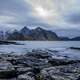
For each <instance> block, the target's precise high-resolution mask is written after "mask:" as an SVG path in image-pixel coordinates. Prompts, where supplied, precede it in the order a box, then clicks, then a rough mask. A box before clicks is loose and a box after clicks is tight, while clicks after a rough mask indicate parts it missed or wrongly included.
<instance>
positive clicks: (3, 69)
mask: <svg viewBox="0 0 80 80" xmlns="http://www.w3.org/2000/svg"><path fill="white" fill-rule="evenodd" d="M16 76H17V72H16V71H15V69H14V67H13V66H12V64H11V63H9V62H8V61H0V78H13V77H16Z"/></svg>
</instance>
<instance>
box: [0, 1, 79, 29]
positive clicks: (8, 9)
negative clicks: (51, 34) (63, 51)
mask: <svg viewBox="0 0 80 80" xmlns="http://www.w3.org/2000/svg"><path fill="white" fill-rule="evenodd" d="M25 25H45V26H44V27H45V28H47V29H52V30H53V29H69V30H70V29H76V30H77V29H78V30H79V27H80V0H0V28H12V29H14V28H21V27H23V26H25ZM46 25H47V26H46Z"/></svg>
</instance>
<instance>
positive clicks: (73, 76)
mask: <svg viewBox="0 0 80 80" xmlns="http://www.w3.org/2000/svg"><path fill="white" fill-rule="evenodd" d="M79 65H80V64H79ZM79 65H78V64H73V65H67V66H55V67H49V68H44V69H43V70H41V73H40V74H41V75H42V77H43V80H45V79H46V78H47V77H50V78H51V79H52V80H77V78H78V76H79V73H80V66H79Z"/></svg>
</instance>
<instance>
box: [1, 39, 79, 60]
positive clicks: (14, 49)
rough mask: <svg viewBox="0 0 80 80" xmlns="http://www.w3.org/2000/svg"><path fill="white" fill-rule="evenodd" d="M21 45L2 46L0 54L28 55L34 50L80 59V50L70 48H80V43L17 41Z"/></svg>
mask: <svg viewBox="0 0 80 80" xmlns="http://www.w3.org/2000/svg"><path fill="white" fill-rule="evenodd" d="M17 42H18V43H20V44H21V45H0V53H1V54H6V53H10V54H12V53H14V54H17V55H19V54H26V53H27V52H28V51H31V50H32V49H36V50H37V49H40V50H44V51H48V50H52V51H55V50H56V51H58V52H57V53H56V55H58V56H62V57H63V56H68V57H70V58H73V59H80V50H74V49H69V47H79V48H80V41H17ZM52 54H53V53H52Z"/></svg>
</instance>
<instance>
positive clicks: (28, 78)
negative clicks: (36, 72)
mask: <svg viewBox="0 0 80 80" xmlns="http://www.w3.org/2000/svg"><path fill="white" fill-rule="evenodd" d="M17 79H18V80H35V78H34V76H32V74H31V73H25V74H22V75H19V76H18V78H17Z"/></svg>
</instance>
